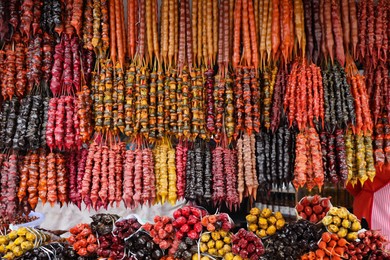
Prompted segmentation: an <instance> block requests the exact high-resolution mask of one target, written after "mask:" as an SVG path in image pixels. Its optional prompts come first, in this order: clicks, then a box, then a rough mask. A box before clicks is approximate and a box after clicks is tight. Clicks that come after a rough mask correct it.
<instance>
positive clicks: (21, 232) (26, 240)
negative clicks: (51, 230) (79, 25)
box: [0, 227, 50, 259]
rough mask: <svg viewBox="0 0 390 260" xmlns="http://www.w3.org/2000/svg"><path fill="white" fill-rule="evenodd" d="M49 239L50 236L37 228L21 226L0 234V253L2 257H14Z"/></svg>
mask: <svg viewBox="0 0 390 260" xmlns="http://www.w3.org/2000/svg"><path fill="white" fill-rule="evenodd" d="M49 240H50V236H49V235H47V234H45V233H43V232H41V231H39V230H36V229H33V228H25V227H21V228H19V229H17V230H13V231H11V232H10V233H8V234H7V235H2V236H0V254H1V255H2V257H3V258H4V259H14V258H16V257H20V256H22V255H23V254H24V253H26V252H27V251H28V250H31V249H33V248H35V247H39V246H41V245H42V244H44V243H46V242H48V241H49Z"/></svg>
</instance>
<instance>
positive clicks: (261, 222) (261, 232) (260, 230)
mask: <svg viewBox="0 0 390 260" xmlns="http://www.w3.org/2000/svg"><path fill="white" fill-rule="evenodd" d="M246 221H247V222H248V230H249V231H252V232H253V233H255V234H256V235H257V236H258V237H261V238H263V237H266V236H272V235H274V234H275V233H276V231H277V230H280V229H282V228H283V227H284V225H285V224H286V221H285V220H284V218H283V215H282V213H280V212H279V211H278V212H272V211H271V210H270V209H269V208H264V209H262V210H261V209H259V208H252V209H251V210H250V212H249V215H247V216H246Z"/></svg>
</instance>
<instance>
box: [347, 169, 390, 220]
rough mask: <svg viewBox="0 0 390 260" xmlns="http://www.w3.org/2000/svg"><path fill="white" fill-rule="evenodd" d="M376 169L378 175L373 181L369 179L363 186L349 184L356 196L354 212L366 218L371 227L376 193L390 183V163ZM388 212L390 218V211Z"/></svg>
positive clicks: (359, 216) (350, 189)
mask: <svg viewBox="0 0 390 260" xmlns="http://www.w3.org/2000/svg"><path fill="white" fill-rule="evenodd" d="M376 170H377V171H376V176H375V178H374V181H373V182H371V181H369V180H368V181H366V182H365V183H364V185H363V187H362V186H361V185H360V184H357V185H355V187H352V185H350V184H348V185H347V190H348V191H349V193H351V194H352V196H354V197H355V199H354V201H353V213H354V214H355V215H356V216H357V217H358V218H360V219H361V218H365V219H366V220H367V222H368V224H369V225H370V227H371V223H372V222H371V220H372V216H371V213H372V206H373V201H374V193H375V192H376V191H378V190H380V189H381V188H383V187H384V186H386V185H387V184H389V183H390V164H387V165H384V166H383V168H382V169H381V170H380V169H378V168H377V169H376ZM386 188H387V187H386ZM387 214H388V215H389V218H390V212H388V213H387ZM386 224H388V223H386Z"/></svg>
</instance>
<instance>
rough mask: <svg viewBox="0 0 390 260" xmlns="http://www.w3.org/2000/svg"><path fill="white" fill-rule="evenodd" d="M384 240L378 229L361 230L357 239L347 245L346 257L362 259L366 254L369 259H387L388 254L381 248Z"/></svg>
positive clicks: (353, 259)
mask: <svg viewBox="0 0 390 260" xmlns="http://www.w3.org/2000/svg"><path fill="white" fill-rule="evenodd" d="M386 242H387V240H386V238H385V237H384V236H383V235H382V234H381V233H380V232H379V231H371V230H367V231H364V232H361V233H359V235H358V240H356V241H353V242H351V243H349V244H348V245H347V250H346V257H347V258H348V259H351V260H356V259H363V258H364V257H367V256H369V257H370V259H387V258H388V257H390V255H389V254H388V253H386V252H385V251H384V250H382V249H383V245H384V244H385V243H386ZM386 257H387V258H386Z"/></svg>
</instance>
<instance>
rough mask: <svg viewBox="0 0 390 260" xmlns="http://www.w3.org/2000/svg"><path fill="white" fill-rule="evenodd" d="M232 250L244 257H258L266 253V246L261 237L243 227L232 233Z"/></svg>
mask: <svg viewBox="0 0 390 260" xmlns="http://www.w3.org/2000/svg"><path fill="white" fill-rule="evenodd" d="M231 240H232V252H233V254H236V255H239V256H240V257H242V258H243V259H251V258H252V259H258V258H259V257H260V256H261V255H263V254H264V246H263V243H262V242H261V239H260V238H259V237H257V236H256V235H255V234H253V233H252V232H248V231H246V230H245V229H243V228H241V229H240V230H239V231H238V232H237V233H236V234H234V235H232V237H231Z"/></svg>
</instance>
